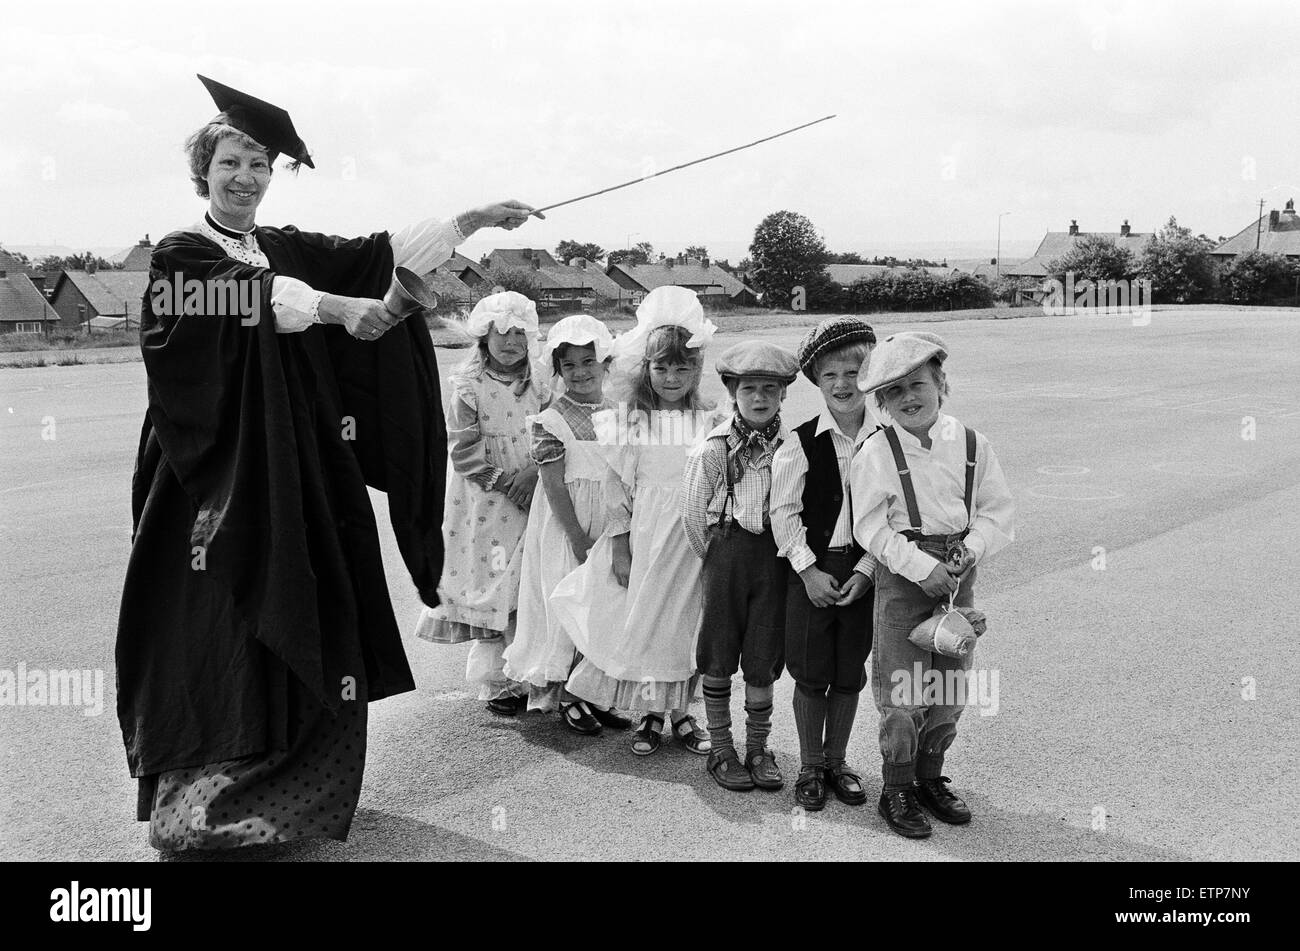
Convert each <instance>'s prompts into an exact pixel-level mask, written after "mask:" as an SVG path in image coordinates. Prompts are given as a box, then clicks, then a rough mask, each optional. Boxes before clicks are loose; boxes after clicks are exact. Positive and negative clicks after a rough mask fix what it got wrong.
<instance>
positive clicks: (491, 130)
mask: <svg viewBox="0 0 1300 951" xmlns="http://www.w3.org/2000/svg"><path fill="white" fill-rule="evenodd" d="M1298 41H1300V13H1297V11H1296V8H1295V6H1294V4H1291V3H1286V2H1277V3H1272V2H1263V0H1254V2H1239V3H1233V4H1225V3H1201V2H1186V0H1179V2H1167V3H1166V2H1145V3H1128V2H1077V3H1076V2H1069V3H978V4H977V3H969V2H966V3H925V4H919V3H901V2H894V3H888V4H864V3H852V4H833V3H822V2H815V0H814V2H808V3H794V2H786V3H780V4H777V3H770V4H769V3H746V4H744V5H741V4H731V3H719V2H710V3H700V2H694V3H677V2H669V0H653V2H646V3H631V2H620V3H610V4H602V3H590V4H577V3H572V2H564V3H556V2H551V0H532V2H527V3H493V2H485V0H476V2H473V3H457V4H446V5H443V4H439V5H437V6H434V5H433V4H427V3H420V4H418V5H417V4H415V3H383V2H377V0H367V2H365V3H356V2H350V3H347V4H339V3H334V2H321V0H316V2H312V3H304V4H288V3H275V4H271V3H267V2H260V3H248V4H245V3H241V2H234V0H228V2H210V3H205V4H201V5H192V4H187V3H178V2H169V3H165V4H156V5H155V4H145V3H132V4H120V3H113V2H106V0H99V2H96V3H94V4H84V5H81V4H76V5H73V4H59V3H54V4H39V5H38V4H28V5H27V9H26V11H22V10H14V9H12V7H10V6H7V8H6V10H5V12H4V14H3V19H0V129H3V133H2V134H0V243H2V244H4V245H6V246H8V247H13V246H25V245H36V244H62V245H65V246H71V247H75V248H88V247H113V246H125V245H127V244H131V243H134V241H135V240H136V239H137V238H139V237H141V236H142V235H143V234H144V233H146V232H148V233H150V234H151V235H152V236H153V238H154V239H155V240H157V238H158V237H160V236H161V235H162V234H165V233H166V232H168V231H170V230H173V229H175V228H177V227H181V226H184V225H186V224H189V223H191V222H193V221H194V220H196V219H197V217H198V216H199V215H200V214H201V212H202V209H203V204H204V203H203V202H202V201H201V200H200V199H199V198H198V197H197V196H195V195H194V193H193V191H192V186H191V185H190V183H189V181H188V175H187V172H186V169H185V164H184V159H183V156H182V154H181V152H180V146H181V143H182V142H183V140H184V139H185V137H186V135H187V134H189V133H190V132H191V131H193V130H194V129H195V128H197V127H198V126H199V125H201V124H202V123H203V122H205V121H206V120H207V119H209V118H211V117H212V115H213V114H214V113H215V111H216V110H215V107H214V106H213V104H212V101H211V100H210V99H209V98H208V96H207V93H206V92H205V91H204V89H203V87H202V86H201V85H200V84H199V82H198V80H197V79H195V78H194V74H195V73H198V72H201V73H204V74H205V75H209V76H212V77H214V78H216V79H218V80H220V81H222V82H225V83H227V84H228V85H232V86H235V87H237V88H240V89H243V90H245V91H247V92H250V93H252V94H253V95H256V96H259V97H261V98H264V99H268V100H270V101H272V102H274V103H276V104H278V105H282V106H284V107H285V108H287V109H288V110H289V111H290V113H291V114H292V115H293V117H294V120H295V123H296V125H297V128H298V131H299V133H300V134H301V135H302V137H303V139H304V140H305V141H306V143H307V146H308V148H309V149H310V150H311V152H312V154H313V156H314V158H315V161H316V165H317V168H316V169H315V170H314V171H313V170H311V169H307V168H303V169H302V171H301V173H300V174H299V175H298V176H297V177H296V178H295V177H294V176H292V175H291V174H290V173H288V172H286V171H283V170H277V172H276V176H275V182H274V184H273V186H272V188H271V191H270V193H269V195H268V197H267V198H266V200H265V201H264V202H263V204H262V206H261V208H260V210H259V213H258V221H259V222H260V223H263V224H289V223H293V224H297V225H299V226H301V227H304V228H308V229H311V230H318V231H330V232H335V233H339V234H349V235H350V234H358V233H368V232H370V231H374V230H381V229H395V228H397V227H399V226H401V225H403V224H405V223H407V222H408V221H409V220H412V219H415V218H419V217H423V216H425V215H429V214H441V215H449V214H452V213H455V212H457V211H460V210H462V209H464V208H466V207H469V206H472V205H475V204H480V203H483V202H485V201H488V200H491V199H497V198H508V197H516V198H520V199H523V200H525V201H528V202H531V203H533V204H535V205H544V204H549V203H552V202H557V201H562V200H564V199H566V198H570V197H573V196H575V195H578V194H581V193H583V192H587V191H592V190H594V189H596V188H601V187H604V186H606V185H610V184H614V183H617V182H620V181H623V180H626V179H629V178H633V177H637V176H640V175H644V174H646V173H647V172H648V171H651V170H654V169H657V168H666V167H668V166H671V165H675V164H677V163H679V162H683V161H686V160H689V159H691V158H695V157H698V156H700V155H704V154H707V153H710V152H715V151H718V150H721V149H724V148H728V147H730V146H732V145H737V144H740V143H743V142H748V141H751V140H753V139H756V138H759V137H761V136H764V135H769V134H771V133H773V132H777V131H779V130H781V129H784V128H787V127H789V126H793V125H797V124H799V123H802V122H807V121H809V120H812V119H815V118H818V117H820V116H823V115H827V114H829V113H836V114H837V116H838V117H837V118H836V119H834V120H832V121H830V122H826V123H823V124H821V125H818V126H815V127H814V128H812V129H809V130H806V131H804V132H799V133H795V134H794V135H791V136H787V137H785V138H782V139H780V140H778V141H776V142H772V143H768V144H764V145H761V146H758V147H756V148H754V149H751V150H748V151H745V152H742V153H739V154H737V155H732V156H727V157H724V158H722V159H718V160H716V161H714V162H710V163H707V164H705V165H701V166H698V167H695V168H691V169H687V170H685V171H682V172H675V173H673V174H672V175H669V176H665V177H663V178H661V179H656V180H654V181H650V182H645V183H642V184H638V185H635V186H633V187H631V188H628V189H625V190H623V191H621V192H618V193H616V194H613V195H608V196H601V197H599V198H595V199H591V200H590V201H587V202H583V203H581V204H577V205H574V206H572V207H570V208H564V209H557V210H556V211H555V212H554V213H553V214H552V215H551V216H550V218H549V220H548V221H546V222H537V221H534V222H532V223H530V224H529V225H528V226H526V227H525V228H523V229H520V230H519V231H516V232H512V233H509V234H507V233H504V232H499V231H488V232H483V233H482V235H481V237H479V238H476V239H475V240H474V241H472V242H471V243H470V244H469V245H468V246H467V248H466V249H465V250H467V251H468V252H469V253H471V254H474V255H477V254H478V253H480V252H481V251H483V250H485V249H488V248H491V247H496V246H502V247H509V246H514V247H518V246H527V245H532V246H537V247H553V246H554V245H555V243H556V242H557V241H559V240H560V239H562V238H574V239H577V240H581V241H595V242H597V243H599V244H601V245H603V246H604V247H605V248H614V247H622V246H624V245H625V244H626V243H628V241H629V240H630V241H631V242H632V243H635V242H637V241H650V242H652V243H653V244H654V245H655V246H656V248H658V249H660V250H667V251H677V250H679V249H681V248H682V247H684V246H685V245H687V244H705V245H707V246H708V247H709V248H710V249H711V250H712V251H713V253H714V255H715V256H718V257H730V258H731V259H732V261H733V262H734V261H735V260H737V259H738V258H739V257H741V256H743V255H744V253H745V248H746V246H747V245H748V243H749V241H750V239H751V237H752V234H753V230H754V226H755V225H756V224H757V223H758V222H759V221H760V220H761V219H762V218H763V216H764V215H766V214H768V213H769V212H772V211H776V210H779V209H790V210H793V211H798V212H800V213H802V214H804V215H807V216H808V217H809V218H810V219H812V221H813V223H814V224H815V225H816V226H817V227H818V229H819V230H820V231H821V232H822V233H823V235H824V236H825V239H826V242H827V244H828V245H829V246H830V247H831V248H832V249H833V250H857V251H860V252H864V253H867V254H873V253H891V252H894V253H899V252H902V253H908V252H911V251H912V250H914V249H918V248H922V247H926V248H943V247H945V246H947V247H950V248H951V252H952V256H962V255H968V256H975V255H979V254H985V253H991V252H992V249H993V246H994V242H995V238H996V234H997V219H998V213H999V212H1003V211H1009V212H1011V214H1010V215H1008V216H1006V217H1005V218H1003V219H1002V222H1003V223H1002V236H1003V242H1004V254H1007V255H1009V254H1011V253H1012V252H1014V251H1017V250H1019V251H1021V252H1022V253H1023V254H1028V253H1030V252H1031V251H1032V250H1033V247H1034V246H1035V245H1036V244H1037V241H1038V239H1039V238H1041V237H1042V235H1043V233H1044V232H1045V231H1047V230H1064V229H1065V227H1066V226H1067V225H1068V224H1069V220H1070V219H1071V218H1077V219H1078V220H1079V225H1080V227H1081V228H1082V229H1083V230H1109V231H1113V230H1118V227H1119V225H1120V222H1121V221H1122V220H1123V219H1125V218H1127V219H1129V220H1130V221H1131V223H1132V225H1133V228H1134V230H1136V231H1148V230H1152V229H1153V228H1155V227H1157V226H1158V225H1160V224H1162V223H1163V222H1164V221H1165V220H1166V219H1167V218H1168V217H1169V215H1170V214H1174V215H1177V217H1178V219H1179V221H1180V222H1182V223H1183V224H1186V225H1189V226H1190V227H1192V228H1193V229H1194V230H1195V231H1198V232H1205V233H1207V234H1209V235H1210V236H1212V237H1217V236H1218V235H1220V234H1224V235H1230V234H1232V233H1234V232H1236V231H1238V230H1240V229H1241V228H1242V227H1244V226H1245V225H1246V224H1247V223H1248V222H1251V221H1253V220H1254V215H1255V211H1256V207H1257V204H1256V203H1257V202H1258V200H1259V199H1260V198H1261V197H1262V198H1264V199H1265V200H1266V203H1267V204H1266V207H1268V208H1274V207H1276V208H1280V207H1281V206H1282V204H1283V203H1284V202H1285V201H1286V199H1287V198H1288V197H1292V196H1294V197H1297V198H1300V184H1296V183H1300V160H1298V157H1300V121H1297V118H1298V117H1297V108H1296V99H1295V97H1296V94H1297V90H1300V42H1298ZM629 233H631V234H630V238H629Z"/></svg>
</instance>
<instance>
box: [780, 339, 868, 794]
mask: <svg viewBox="0 0 1300 951" xmlns="http://www.w3.org/2000/svg"><path fill="white" fill-rule="evenodd" d="M875 342H876V335H875V333H874V332H872V329H871V327H869V326H868V325H867V324H865V323H863V322H862V321H861V320H859V319H857V318H856V317H829V318H827V319H826V320H823V321H822V322H821V323H820V324H818V325H817V326H816V327H815V328H813V330H811V331H810V332H809V334H808V336H807V337H805V338H804V340H803V342H802V343H801V344H800V346H799V366H800V368H801V369H802V370H803V374H804V376H806V377H807V378H808V379H809V380H811V381H812V382H813V383H814V384H815V385H816V386H817V387H818V388H819V389H820V390H821V391H822V398H823V399H824V400H825V407H824V408H823V409H822V411H821V413H820V414H819V415H817V416H814V417H813V418H812V419H810V420H808V421H807V422H805V423H804V424H803V425H801V426H796V427H795V429H794V435H795V436H796V437H797V438H794V439H787V440H786V441H785V442H783V443H782V444H781V448H780V449H778V450H777V451H776V456H775V457H774V458H773V459H772V534H773V535H774V536H775V538H776V544H777V551H778V553H779V554H780V555H781V557H783V558H785V559H787V560H788V561H789V562H790V568H791V569H792V570H791V572H790V575H789V588H788V591H787V592H786V612H785V662H786V666H787V667H789V669H790V674H791V676H792V677H794V681H795V690H794V722H795V727H796V729H797V730H798V733H799V758H800V770H799V778H798V779H797V780H796V781H795V802H796V803H798V804H799V805H800V806H802V807H803V808H804V809H807V810H810V811H816V810H818V809H821V808H822V807H823V806H825V805H826V796H827V791H828V789H829V791H831V792H833V793H834V794H835V796H836V798H837V799H839V800H840V801H841V802H843V803H846V804H847V805H851V806H860V805H862V804H863V803H865V802H866V801H867V792H866V789H864V788H863V785H862V778H861V777H860V776H859V775H858V774H857V773H856V772H854V771H853V770H851V769H850V768H849V767H848V766H847V765H845V762H844V760H845V756H846V754H847V750H848V745H849V735H850V733H851V732H852V730H853V718H854V717H855V716H856V715H857V710H858V695H859V694H860V693H861V692H862V688H863V687H865V686H866V685H867V673H866V661H867V654H868V652H869V651H870V650H871V610H872V598H871V578H872V575H873V574H874V572H875V567H876V563H875V559H874V558H873V557H872V556H871V555H870V554H868V553H866V552H865V551H864V550H863V549H862V547H861V546H860V545H858V544H857V543H856V542H855V541H854V539H853V516H852V513H853V504H852V498H851V496H850V494H849V491H848V482H849V466H850V463H851V462H852V461H853V456H854V454H855V453H857V452H858V451H859V450H860V449H861V448H862V445H863V443H864V442H866V441H867V439H868V437H869V436H871V435H873V434H874V433H875V432H876V431H877V429H876V426H875V425H874V423H873V422H872V420H871V419H870V418H869V417H868V416H867V409H866V395H865V394H864V393H863V392H862V391H861V390H860V389H858V375H859V371H860V369H861V368H862V367H863V366H864V365H865V363H866V361H867V358H868V357H869V356H870V354H871V347H872V345H873V344H874V343H875Z"/></svg>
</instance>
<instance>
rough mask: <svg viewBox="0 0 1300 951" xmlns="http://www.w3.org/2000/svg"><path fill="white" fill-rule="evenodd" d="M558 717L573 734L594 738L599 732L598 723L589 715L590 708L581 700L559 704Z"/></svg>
mask: <svg viewBox="0 0 1300 951" xmlns="http://www.w3.org/2000/svg"><path fill="white" fill-rule="evenodd" d="M560 717H561V718H562V719H563V720H564V725H565V726H567V727H568V728H569V729H570V730H572V731H573V732H574V733H581V734H582V735H583V736H595V735H596V734H597V733H599V732H600V721H599V720H597V719H596V718H595V717H594V716H592V715H591V708H590V707H588V706H587V705H586V704H585V703H584V702H582V701H581V700H579V701H578V702H576V703H562V704H560Z"/></svg>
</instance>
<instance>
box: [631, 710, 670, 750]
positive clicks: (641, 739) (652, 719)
mask: <svg viewBox="0 0 1300 951" xmlns="http://www.w3.org/2000/svg"><path fill="white" fill-rule="evenodd" d="M663 728H664V718H663V717H662V716H660V715H659V714H657V713H647V714H646V715H645V716H644V717H642V718H641V724H640V725H639V726H638V727H637V728H636V732H635V733H633V734H632V752H633V753H635V754H636V755H637V756H650V755H651V754H652V753H657V752H659V747H660V746H661V745H662V744H663V741H664V738H663V733H662V732H661V731H662V730H663ZM638 747H644V748H643V749H638Z"/></svg>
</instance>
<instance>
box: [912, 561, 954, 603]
mask: <svg viewBox="0 0 1300 951" xmlns="http://www.w3.org/2000/svg"><path fill="white" fill-rule="evenodd" d="M960 583H961V582H960V580H959V579H958V578H957V576H956V575H954V574H953V573H952V571H950V570H949V568H948V566H947V565H946V564H944V563H943V562H940V563H939V564H937V565H935V566H934V570H933V571H931V572H930V574H929V575H928V576H927V577H926V578H925V579H924V580H922V581H920V582H919V585H920V588H921V590H922V591H924V592H925V594H926V597H929V598H946V597H948V595H950V594H952V593H953V592H955V591H956V590H957V586H958V585H959V584H960Z"/></svg>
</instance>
